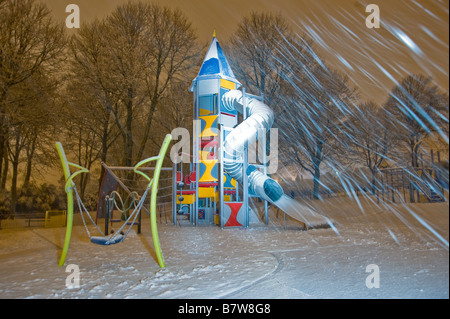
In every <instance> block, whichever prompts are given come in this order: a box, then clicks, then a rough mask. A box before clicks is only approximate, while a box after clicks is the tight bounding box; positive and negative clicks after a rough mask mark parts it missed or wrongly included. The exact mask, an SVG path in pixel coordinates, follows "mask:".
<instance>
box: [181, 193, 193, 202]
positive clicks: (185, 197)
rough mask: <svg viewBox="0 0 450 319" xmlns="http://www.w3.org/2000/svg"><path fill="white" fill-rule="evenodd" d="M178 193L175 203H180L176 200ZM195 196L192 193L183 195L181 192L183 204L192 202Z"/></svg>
mask: <svg viewBox="0 0 450 319" xmlns="http://www.w3.org/2000/svg"><path fill="white" fill-rule="evenodd" d="M179 197H180V195H177V204H181V202H180V201H179V200H178V198H179ZM194 201H195V196H194V195H184V194H183V204H194Z"/></svg>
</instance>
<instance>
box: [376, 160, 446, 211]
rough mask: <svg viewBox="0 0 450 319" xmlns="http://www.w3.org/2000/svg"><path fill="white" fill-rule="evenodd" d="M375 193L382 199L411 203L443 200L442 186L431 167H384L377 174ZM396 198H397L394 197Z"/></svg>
mask: <svg viewBox="0 0 450 319" xmlns="http://www.w3.org/2000/svg"><path fill="white" fill-rule="evenodd" d="M377 180H378V184H379V185H377V189H376V195H377V198H378V201H379V200H380V197H381V199H382V200H384V201H391V202H392V203H395V202H396V201H399V202H402V201H403V202H405V203H406V202H408V199H409V201H410V202H411V203H414V202H416V201H417V202H419V203H420V202H421V201H427V202H430V203H433V202H442V201H445V195H444V190H443V186H442V185H440V184H439V183H438V182H437V180H438V177H437V176H436V170H435V169H434V168H433V167H420V168H412V167H409V168H385V169H380V170H379V171H378V174H377ZM396 198H397V199H396Z"/></svg>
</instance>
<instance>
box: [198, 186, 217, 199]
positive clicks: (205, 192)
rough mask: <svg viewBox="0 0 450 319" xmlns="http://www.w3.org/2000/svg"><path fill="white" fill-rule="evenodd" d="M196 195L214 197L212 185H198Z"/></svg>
mask: <svg viewBox="0 0 450 319" xmlns="http://www.w3.org/2000/svg"><path fill="white" fill-rule="evenodd" d="M198 197H199V198H206V197H208V198H210V197H214V187H199V188H198Z"/></svg>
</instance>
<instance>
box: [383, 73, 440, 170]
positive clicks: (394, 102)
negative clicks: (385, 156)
mask: <svg viewBox="0 0 450 319" xmlns="http://www.w3.org/2000/svg"><path fill="white" fill-rule="evenodd" d="M385 109H386V112H387V113H388V115H389V116H390V117H391V119H392V121H393V127H396V133H397V136H398V139H399V140H400V141H401V143H403V144H404V145H405V147H406V149H408V152H409V155H410V160H411V165H412V166H413V167H418V166H419V164H418V153H419V149H420V146H421V144H422V142H423V141H424V138H425V137H427V136H428V135H429V134H431V133H432V132H436V133H438V134H439V135H440V136H441V138H442V139H443V140H444V141H446V143H447V144H448V123H449V122H448V116H449V114H448V112H449V104H448V95H447V94H444V93H442V92H441V91H440V90H439V89H438V87H437V86H436V85H435V84H433V81H432V79H431V78H430V77H426V76H424V75H409V76H406V77H405V78H404V79H402V81H401V82H400V83H399V84H398V85H397V86H396V87H395V88H394V89H393V90H392V91H391V93H390V96H389V98H388V101H387V102H386V105H385Z"/></svg>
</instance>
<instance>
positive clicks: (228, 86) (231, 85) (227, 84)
mask: <svg viewBox="0 0 450 319" xmlns="http://www.w3.org/2000/svg"><path fill="white" fill-rule="evenodd" d="M220 86H221V87H223V88H225V89H228V90H235V89H236V83H234V82H231V81H228V80H225V79H220Z"/></svg>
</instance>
